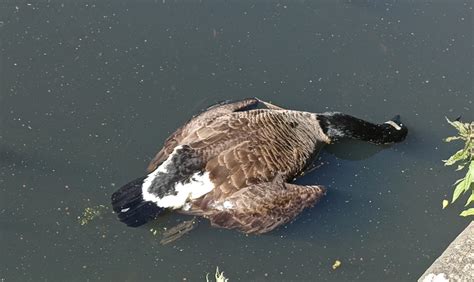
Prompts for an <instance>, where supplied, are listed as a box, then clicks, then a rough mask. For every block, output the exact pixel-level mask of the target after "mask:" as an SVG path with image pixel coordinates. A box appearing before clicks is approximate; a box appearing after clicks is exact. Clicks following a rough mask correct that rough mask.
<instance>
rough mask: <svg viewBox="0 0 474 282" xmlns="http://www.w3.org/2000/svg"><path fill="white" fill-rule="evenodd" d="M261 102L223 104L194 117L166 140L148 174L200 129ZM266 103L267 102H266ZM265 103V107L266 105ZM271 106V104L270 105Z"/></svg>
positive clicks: (252, 100)
mask: <svg viewBox="0 0 474 282" xmlns="http://www.w3.org/2000/svg"><path fill="white" fill-rule="evenodd" d="M259 102H260V100H258V99H256V98H248V99H243V100H240V101H236V102H230V101H226V102H222V103H218V104H215V105H212V106H210V107H208V108H207V109H206V110H204V111H203V112H202V113H200V114H198V115H196V116H194V117H193V118H192V119H191V120H189V121H188V122H187V123H186V124H185V125H183V126H182V127H180V128H178V129H177V130H176V131H175V132H174V133H173V134H172V135H171V136H169V137H168V139H166V141H165V143H164V145H163V148H162V149H161V150H160V151H159V152H158V153H157V154H156V156H155V157H154V158H153V159H152V160H151V162H150V164H149V165H148V168H147V172H152V171H153V170H155V169H156V168H157V167H158V166H159V165H160V164H161V163H162V162H164V161H165V160H166V159H167V158H168V156H169V155H170V154H171V153H172V152H173V149H174V148H175V147H176V146H177V145H179V144H181V142H182V141H183V139H184V138H186V137H187V136H188V135H190V134H191V133H192V132H194V131H195V130H196V129H198V128H202V127H205V125H206V124H207V123H209V122H211V121H213V120H214V119H216V118H217V117H219V116H222V115H225V114H229V113H232V112H235V111H242V110H247V109H249V108H252V107H254V106H256V105H257V104H258V103H259ZM265 103H266V102H265ZM265 103H264V105H266V104H265ZM270 105H271V104H270Z"/></svg>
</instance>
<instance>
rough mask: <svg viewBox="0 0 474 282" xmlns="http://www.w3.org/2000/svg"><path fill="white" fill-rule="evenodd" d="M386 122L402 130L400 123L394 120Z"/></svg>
mask: <svg viewBox="0 0 474 282" xmlns="http://www.w3.org/2000/svg"><path fill="white" fill-rule="evenodd" d="M385 123H386V124H389V125H391V126H392V127H394V128H395V129H396V130H402V128H401V127H400V125H398V124H396V123H395V122H394V121H392V120H389V121H386V122H385Z"/></svg>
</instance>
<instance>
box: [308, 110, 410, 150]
mask: <svg viewBox="0 0 474 282" xmlns="http://www.w3.org/2000/svg"><path fill="white" fill-rule="evenodd" d="M317 119H318V121H319V125H320V126H321V129H322V130H323V132H324V134H326V136H328V137H329V139H330V140H331V142H334V141H338V140H339V139H343V138H351V139H358V140H362V141H367V142H371V143H375V144H390V143H396V142H401V141H403V140H404V139H405V137H406V136H407V133H408V129H407V127H406V126H405V125H404V124H403V123H402V122H401V121H400V116H399V115H397V116H395V117H393V118H392V119H391V120H389V121H386V122H385V123H382V124H376V123H371V122H368V121H365V120H362V119H359V118H356V117H353V116H350V115H346V114H342V113H337V112H329V113H323V114H318V115H317Z"/></svg>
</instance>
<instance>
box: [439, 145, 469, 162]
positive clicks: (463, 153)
mask: <svg viewBox="0 0 474 282" xmlns="http://www.w3.org/2000/svg"><path fill="white" fill-rule="evenodd" d="M468 157H469V151H468V150H464V149H462V150H459V151H457V152H456V153H455V154H454V155H452V156H451V157H450V158H449V159H447V160H445V161H444V165H453V164H455V163H456V162H458V161H461V160H464V159H466V158H468Z"/></svg>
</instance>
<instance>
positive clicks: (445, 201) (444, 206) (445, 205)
mask: <svg viewBox="0 0 474 282" xmlns="http://www.w3.org/2000/svg"><path fill="white" fill-rule="evenodd" d="M448 204H449V201H448V200H446V199H445V200H443V210H444V209H445V208H446V207H447V206H448Z"/></svg>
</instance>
